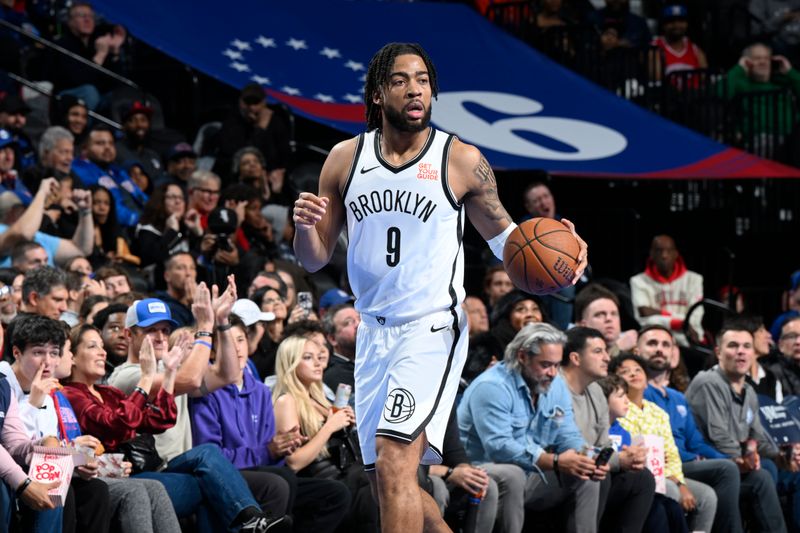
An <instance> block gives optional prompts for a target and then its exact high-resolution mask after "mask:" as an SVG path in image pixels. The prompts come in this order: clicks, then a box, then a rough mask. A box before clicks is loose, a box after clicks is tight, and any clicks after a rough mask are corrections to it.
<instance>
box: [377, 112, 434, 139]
mask: <svg viewBox="0 0 800 533" xmlns="http://www.w3.org/2000/svg"><path fill="white" fill-rule="evenodd" d="M432 110H433V106H432V105H430V106H428V109H426V110H425V115H424V116H423V117H422V120H420V121H419V122H411V121H409V120H408V119H407V118H405V117H404V116H403V111H404V110H402V109H401V110H400V111H398V110H396V109H394V108H392V107H389V106H385V107H384V108H383V109H382V111H383V115H384V116H385V117H386V120H387V122H389V125H390V126H392V127H393V128H394V129H396V130H397V131H402V132H406V133H418V132H420V131H423V130H425V128H427V127H428V125H429V124H430V122H431V112H432Z"/></svg>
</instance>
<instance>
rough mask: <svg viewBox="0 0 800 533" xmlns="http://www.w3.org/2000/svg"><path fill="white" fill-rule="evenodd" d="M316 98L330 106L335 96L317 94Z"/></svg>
mask: <svg viewBox="0 0 800 533" xmlns="http://www.w3.org/2000/svg"><path fill="white" fill-rule="evenodd" d="M314 98H316V99H317V100H319V101H320V102H325V103H326V104H330V103H332V102H333V96H329V95H327V94H322V93H317V94H315V95H314Z"/></svg>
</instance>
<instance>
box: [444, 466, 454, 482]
mask: <svg viewBox="0 0 800 533" xmlns="http://www.w3.org/2000/svg"><path fill="white" fill-rule="evenodd" d="M452 473H453V467H452V466H451V467H450V468H448V469H447V473H446V474H445V475H443V476H442V481H447V478H449V477H450V474H452Z"/></svg>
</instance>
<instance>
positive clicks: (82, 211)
mask: <svg viewBox="0 0 800 533" xmlns="http://www.w3.org/2000/svg"><path fill="white" fill-rule="evenodd" d="M78 213H80V215H81V216H82V217H85V216H86V215H91V214H92V210H91V209H87V208H82V209H78Z"/></svg>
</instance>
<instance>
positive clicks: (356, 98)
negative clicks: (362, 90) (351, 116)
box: [344, 93, 361, 104]
mask: <svg viewBox="0 0 800 533" xmlns="http://www.w3.org/2000/svg"><path fill="white" fill-rule="evenodd" d="M344 99H345V100H347V101H348V102H350V103H351V104H358V103H361V96H360V95H358V94H350V93H347V94H346V95H344Z"/></svg>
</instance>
